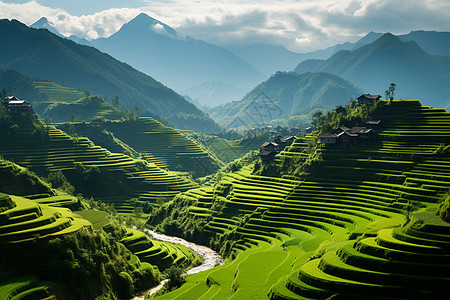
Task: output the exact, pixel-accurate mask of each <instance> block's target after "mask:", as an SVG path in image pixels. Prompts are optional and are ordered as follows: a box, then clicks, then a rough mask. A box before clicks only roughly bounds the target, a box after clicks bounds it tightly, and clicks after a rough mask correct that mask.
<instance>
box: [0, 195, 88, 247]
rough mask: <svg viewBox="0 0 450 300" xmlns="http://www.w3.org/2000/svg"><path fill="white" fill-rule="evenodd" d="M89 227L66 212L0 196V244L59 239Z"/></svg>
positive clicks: (14, 197) (67, 210)
mask: <svg viewBox="0 0 450 300" xmlns="http://www.w3.org/2000/svg"><path fill="white" fill-rule="evenodd" d="M91 226H92V224H91V223H90V222H89V221H87V220H84V219H81V218H77V217H76V216H75V215H74V214H73V213H72V212H71V211H70V210H69V209H66V208H58V207H50V206H48V205H45V204H38V203H36V202H35V201H33V200H29V199H26V198H23V197H19V196H12V195H11V196H10V195H5V194H0V244H3V243H20V242H25V241H30V240H33V239H37V238H39V239H44V238H52V237H57V236H63V235H66V234H71V233H75V232H77V231H78V230H81V229H82V228H85V227H88V228H90V227H91Z"/></svg>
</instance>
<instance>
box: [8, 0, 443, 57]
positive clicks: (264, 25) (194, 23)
mask: <svg viewBox="0 0 450 300" xmlns="http://www.w3.org/2000/svg"><path fill="white" fill-rule="evenodd" d="M78 1H79V2H80V5H89V4H88V1H86V0H78ZM136 1H137V0H136ZM84 2H86V3H84ZM139 2H141V3H142V7H141V8H140V9H131V8H120V9H108V10H104V11H101V12H98V13H96V14H91V15H83V16H72V15H70V14H68V13H67V12H65V11H64V10H62V9H52V8H48V7H45V6H42V5H40V4H38V3H37V2H36V1H30V2H28V3H25V4H5V3H3V2H0V16H1V17H3V18H5V17H6V18H17V19H19V20H21V21H22V22H25V23H27V24H31V23H33V22H34V21H36V20H37V19H39V18H40V17H42V16H46V17H47V18H48V19H49V21H50V22H52V23H53V26H54V27H55V28H56V29H57V30H58V31H60V32H61V33H62V34H64V35H70V34H75V35H77V36H79V37H85V38H90V39H92V38H97V37H106V36H109V35H111V34H113V33H114V32H116V31H117V30H118V29H119V28H120V27H121V26H122V25H123V24H124V23H126V22H128V21H129V20H131V19H132V18H133V17H134V16H136V15H137V14H138V13H139V12H141V11H143V12H146V13H148V14H149V15H150V16H152V17H154V18H156V19H158V20H160V21H162V22H164V23H166V24H167V25H169V26H171V27H173V28H174V29H176V30H177V31H179V32H181V33H183V34H188V35H191V36H193V37H195V38H199V39H203V40H206V41H208V42H211V43H214V44H218V45H243V44H251V43H256V42H259V43H277V44H280V45H285V46H287V47H288V48H290V49H292V50H296V51H310V50H315V49H320V48H324V47H328V46H331V45H334V44H336V43H342V42H345V41H349V40H350V41H355V40H357V39H358V38H359V37H361V36H363V35H364V34H366V33H367V32H369V31H378V32H387V31H389V32H392V33H407V32H409V31H411V30H418V29H422V30H441V31H450V18H449V17H448V12H449V11H450V1H448V0H422V1H416V0H396V1H391V0H341V1H338V0H278V1H273V0H270V1H269V0H247V1H241V0H239V1H238V0H229V1H226V2H224V1H223V0H220V1H219V0H208V1H207V0H171V1H168V0H166V1H163V0H151V1H150V0H149V1H139ZM61 6H63V4H61ZM133 6H134V7H136V4H135V3H134V4H133ZM154 29H155V30H162V29H164V28H156V27H155V28H154Z"/></svg>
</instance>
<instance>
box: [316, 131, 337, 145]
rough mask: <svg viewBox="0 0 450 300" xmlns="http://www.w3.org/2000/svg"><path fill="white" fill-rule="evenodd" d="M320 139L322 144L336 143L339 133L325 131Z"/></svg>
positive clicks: (320, 135)
mask: <svg viewBox="0 0 450 300" xmlns="http://www.w3.org/2000/svg"><path fill="white" fill-rule="evenodd" d="M319 139H320V143H321V144H336V142H337V135H336V134H334V133H323V134H319Z"/></svg>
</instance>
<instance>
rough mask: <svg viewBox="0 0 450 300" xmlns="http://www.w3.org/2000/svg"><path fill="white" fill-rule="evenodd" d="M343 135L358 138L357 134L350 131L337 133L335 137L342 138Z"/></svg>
mask: <svg viewBox="0 0 450 300" xmlns="http://www.w3.org/2000/svg"><path fill="white" fill-rule="evenodd" d="M344 134H346V135H348V136H350V137H358V134H357V133H353V132H350V131H343V132H341V133H339V134H338V135H337V137H338V138H339V137H341V136H343V135H344Z"/></svg>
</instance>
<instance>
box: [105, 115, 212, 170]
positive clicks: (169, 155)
mask: <svg viewBox="0 0 450 300" xmlns="http://www.w3.org/2000/svg"><path fill="white" fill-rule="evenodd" d="M104 126H105V128H106V129H107V130H108V131H110V132H112V133H114V135H115V136H116V137H117V138H119V139H120V140H122V141H123V142H125V143H126V144H128V145H130V146H131V147H132V148H133V149H135V150H136V151H137V152H140V153H143V154H144V158H145V159H146V160H147V161H148V162H150V163H154V164H155V165H157V166H158V167H160V168H169V169H170V170H177V171H184V172H192V173H194V175H195V176H196V177H202V176H205V175H209V174H211V173H214V172H215V171H217V170H218V168H219V164H220V162H219V161H217V160H215V159H214V158H213V157H211V156H210V155H209V154H208V152H207V151H205V150H204V149H203V148H202V147H201V146H200V145H199V144H198V143H196V142H195V141H194V140H192V139H190V138H188V137H186V136H185V135H183V134H182V133H181V132H180V131H179V130H176V129H174V128H172V127H168V126H164V125H163V124H161V123H160V122H158V121H156V120H155V119H153V118H150V117H142V118H139V119H138V120H136V121H134V120H129V121H126V122H106V123H105V124H104Z"/></svg>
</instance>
